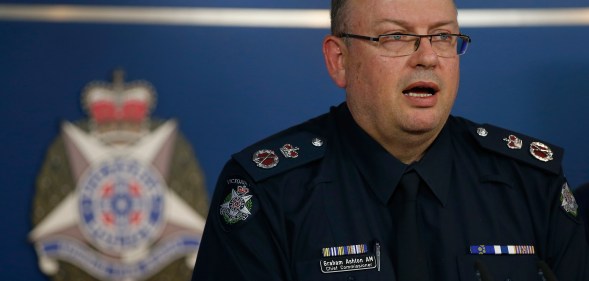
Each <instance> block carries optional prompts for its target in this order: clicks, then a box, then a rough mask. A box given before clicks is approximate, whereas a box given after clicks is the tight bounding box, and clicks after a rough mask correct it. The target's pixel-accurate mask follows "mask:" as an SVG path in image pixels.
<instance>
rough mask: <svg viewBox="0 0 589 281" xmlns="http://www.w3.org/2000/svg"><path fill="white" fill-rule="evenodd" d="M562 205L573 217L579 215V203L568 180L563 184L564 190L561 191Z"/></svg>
mask: <svg viewBox="0 0 589 281" xmlns="http://www.w3.org/2000/svg"><path fill="white" fill-rule="evenodd" d="M560 206H561V207H562V209H563V210H564V211H565V212H567V213H569V214H570V215H572V216H573V217H577V209H578V208H579V205H577V201H576V200H575V197H574V196H573V192H571V189H570V188H569V184H568V183H566V182H565V183H564V184H563V185H562V190H561V191H560Z"/></svg>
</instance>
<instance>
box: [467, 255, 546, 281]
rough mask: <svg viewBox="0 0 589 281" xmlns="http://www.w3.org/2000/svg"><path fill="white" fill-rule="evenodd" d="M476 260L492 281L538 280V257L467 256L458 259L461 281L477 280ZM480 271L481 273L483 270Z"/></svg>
mask: <svg viewBox="0 0 589 281" xmlns="http://www.w3.org/2000/svg"><path fill="white" fill-rule="evenodd" d="M477 260H478V261H479V262H480V264H481V265H482V266H483V267H485V268H486V270H487V272H488V273H489V274H490V275H491V276H490V277H492V280H496V281H528V280H540V279H539V278H540V277H539V275H538V265H537V264H538V257H536V256H535V255H467V256H463V257H459V258H458V269H459V271H460V280H461V281H465V280H478V279H477V278H476V276H477V272H476V268H475V263H476V262H477ZM480 271H481V272H482V271H484V269H483V270H480Z"/></svg>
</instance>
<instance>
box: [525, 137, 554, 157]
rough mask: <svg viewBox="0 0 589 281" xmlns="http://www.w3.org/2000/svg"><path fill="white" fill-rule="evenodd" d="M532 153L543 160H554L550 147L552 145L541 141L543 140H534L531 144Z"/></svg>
mask: <svg viewBox="0 0 589 281" xmlns="http://www.w3.org/2000/svg"><path fill="white" fill-rule="evenodd" d="M530 153H531V154H532V156H534V158H536V159H538V160H540V161H543V162H548V161H550V160H552V159H553V158H552V155H553V153H552V149H550V147H548V146H547V145H545V144H543V143H541V142H537V141H535V142H533V143H531V144H530Z"/></svg>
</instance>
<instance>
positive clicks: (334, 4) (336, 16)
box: [330, 0, 456, 36]
mask: <svg viewBox="0 0 589 281" xmlns="http://www.w3.org/2000/svg"><path fill="white" fill-rule="evenodd" d="M451 1H452V4H454V6H456V4H455V3H454V0H451ZM350 2H352V0H331V13H330V14H331V34H332V35H335V36H339V35H340V34H342V33H344V32H346V29H347V26H346V24H347V23H348V16H349V14H350V13H349V12H348V10H349V9H350V8H349V6H351V5H350V4H349V3H350Z"/></svg>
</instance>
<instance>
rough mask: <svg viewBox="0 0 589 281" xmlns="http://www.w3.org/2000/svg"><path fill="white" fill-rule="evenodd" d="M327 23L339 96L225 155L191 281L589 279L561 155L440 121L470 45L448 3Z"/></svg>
mask: <svg viewBox="0 0 589 281" xmlns="http://www.w3.org/2000/svg"><path fill="white" fill-rule="evenodd" d="M340 5H341V7H340V8H341V9H340V10H339V11H340V12H341V13H340V12H337V11H336V10H338V9H337V7H339V6H340ZM334 6H335V7H336V9H334ZM346 13H347V14H346ZM344 14H345V15H344ZM333 18H340V20H341V19H344V20H346V21H347V22H346V24H343V25H341V24H340V25H337V24H335V25H337V26H340V29H342V28H341V27H343V30H338V28H335V29H334V28H333V26H334V24H333V23H332V35H330V36H327V37H326V39H325V40H324V42H323V48H324V49H323V51H324V55H325V58H326V65H327V68H328V72H329V74H330V76H331V78H332V79H333V80H334V81H335V83H336V85H338V86H340V87H342V88H345V89H346V101H345V102H344V103H342V104H340V105H339V106H337V107H334V108H332V109H331V110H330V112H329V113H326V114H324V115H322V116H319V117H317V118H315V119H312V120H309V121H307V122H305V123H302V124H300V125H298V126H295V127H292V128H290V129H287V130H285V131H282V132H280V133H278V134H276V135H274V136H271V137H269V138H267V139H265V140H262V141H260V142H258V143H256V144H254V145H252V146H250V147H248V148H246V149H244V150H243V151H241V152H239V153H237V154H234V155H233V156H232V159H231V160H230V161H229V162H228V163H227V165H226V166H225V167H224V169H223V171H222V173H221V175H220V177H219V179H218V182H217V186H216V190H215V192H214V195H213V198H212V202H211V204H210V205H211V210H210V212H209V216H208V218H207V222H206V226H205V230H204V233H203V239H202V243H201V245H200V248H199V253H198V257H197V261H196V265H195V269H194V273H193V278H192V280H193V281H209V280H223V281H225V280H252V281H260V280H265V281H266V280H268V281H279V280H280V281H295V280H298V281H316V280H317V281H319V280H347V281H353V280H357V281H360V280H370V281H377V280H387V281H396V280H397V281H420V280H431V281H458V280H461V281H465V280H482V281H490V280H526V281H535V280H549V281H554V280H560V281H573V280H575V281H583V280H588V277H587V272H586V271H587V268H588V266H587V265H588V257H587V255H588V254H589V250H588V245H587V243H586V241H585V232H584V227H583V224H582V222H581V220H580V218H579V214H578V208H577V204H576V202H575V199H574V197H573V195H572V192H571V190H570V188H569V186H568V184H567V181H566V179H565V177H564V175H563V171H562V167H561V161H562V156H563V151H562V149H560V148H558V147H557V146H555V145H552V144H549V143H546V142H544V141H540V140H537V139H535V138H531V137H528V136H525V135H522V134H519V133H515V132H511V131H507V130H505V129H501V128H498V127H494V126H492V125H481V124H477V123H474V122H472V121H469V120H467V119H463V118H460V117H455V116H452V115H450V110H451V106H452V104H453V102H454V98H455V96H456V92H457V88H458V72H459V71H458V64H459V60H458V55H460V54H463V53H464V51H466V46H467V45H468V42H470V39H469V38H468V37H467V36H465V35H462V34H458V32H459V31H458V22H457V15H456V9H455V6H454V4H453V2H452V1H450V0H386V1H385V0H345V1H342V0H333V1H332V19H333ZM336 21H337V19H336ZM351 32H354V33H353V34H352V33H351ZM357 34H364V35H357ZM377 34H383V35H377ZM375 36H377V37H375Z"/></svg>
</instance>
